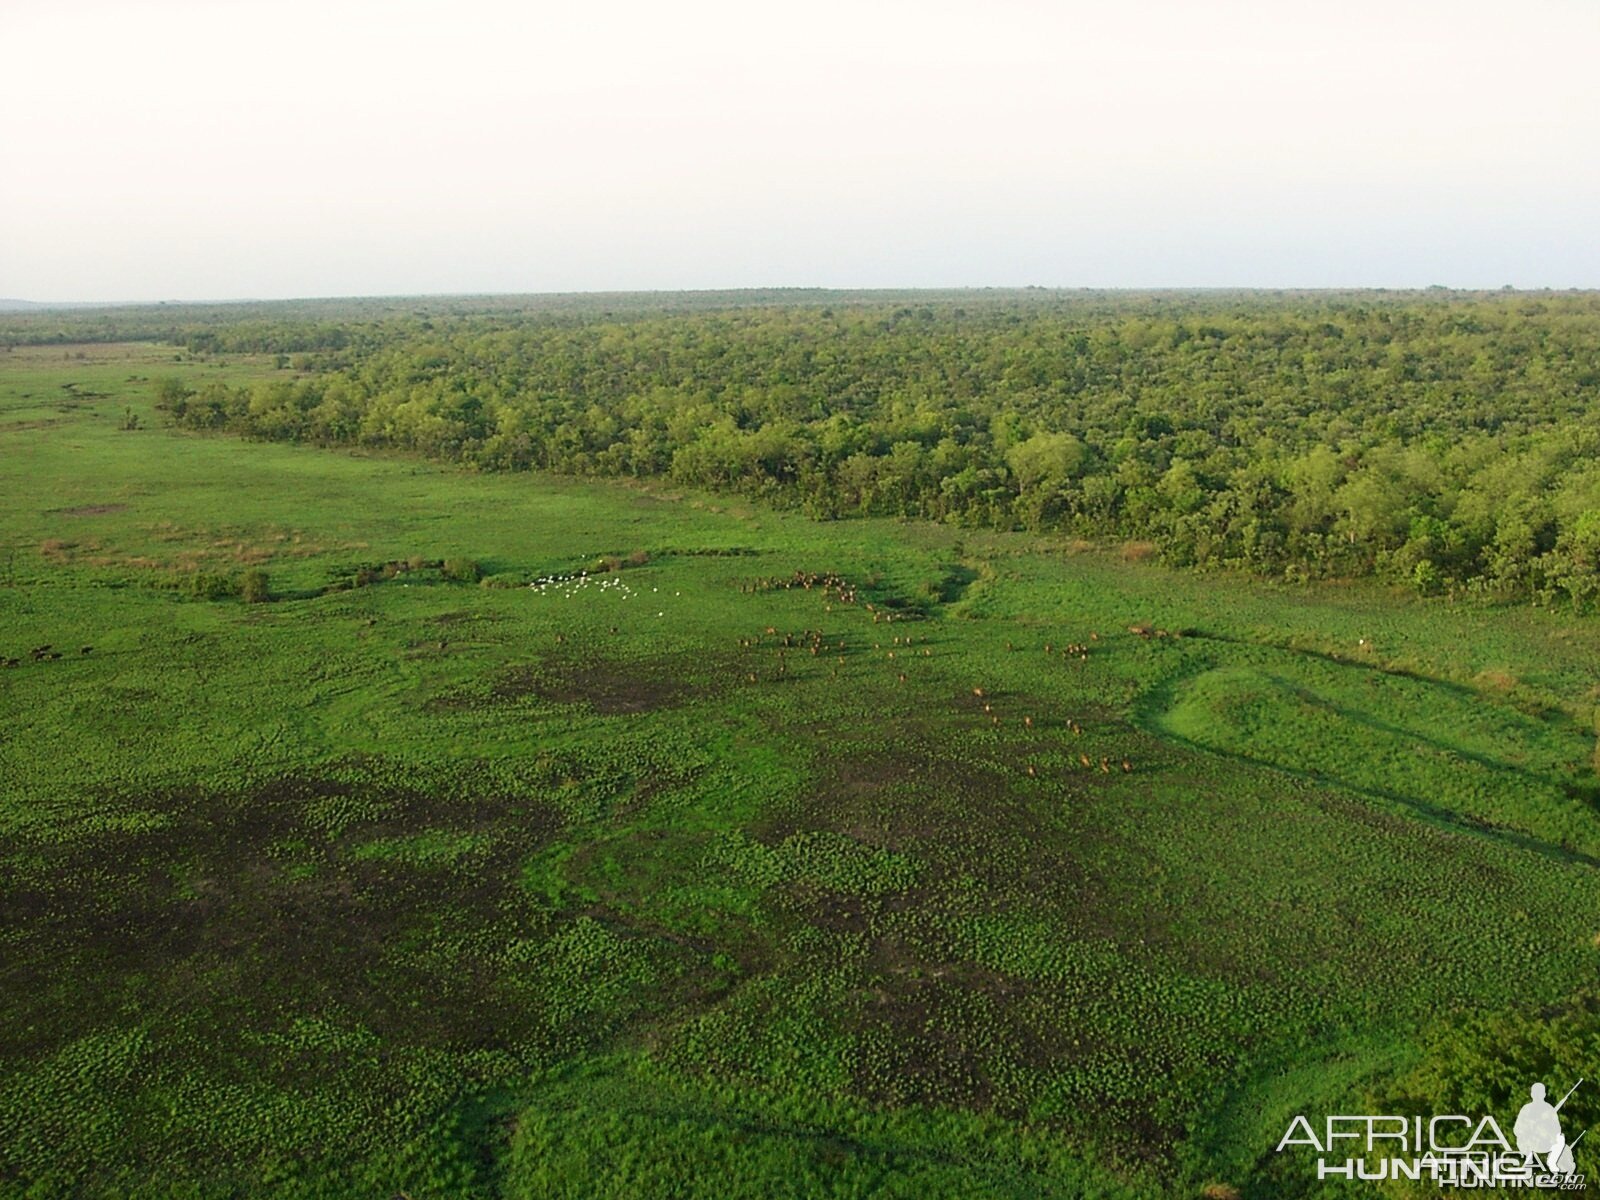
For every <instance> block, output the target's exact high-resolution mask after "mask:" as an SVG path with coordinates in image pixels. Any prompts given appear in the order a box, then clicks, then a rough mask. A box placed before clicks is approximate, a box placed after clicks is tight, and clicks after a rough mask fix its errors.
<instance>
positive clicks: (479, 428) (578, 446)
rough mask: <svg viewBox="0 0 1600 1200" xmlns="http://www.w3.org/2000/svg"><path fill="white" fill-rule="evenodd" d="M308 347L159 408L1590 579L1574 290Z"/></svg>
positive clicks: (489, 329) (1392, 562) (979, 519)
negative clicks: (302, 355) (267, 375)
mask: <svg viewBox="0 0 1600 1200" xmlns="http://www.w3.org/2000/svg"><path fill="white" fill-rule="evenodd" d="M301 333H302V335H303V334H304V330H302V331H301ZM206 344H207V345H210V344H215V345H216V346H219V347H226V346H232V345H236V344H239V345H244V344H247V343H242V342H235V341H231V340H229V338H228V336H227V335H226V332H225V331H224V332H223V333H221V334H219V335H218V337H217V340H216V341H215V343H212V342H210V341H209V339H208V341H207V343H206ZM323 345H325V346H326V347H327V348H328V349H330V350H334V351H336V353H333V354H329V355H327V356H326V357H325V358H324V359H323V360H322V361H321V362H320V369H319V370H317V371H316V372H314V373H312V374H310V375H309V376H302V377H299V378H292V379H286V380H284V381H282V382H273V383H267V384H262V385H258V386H255V387H253V388H249V389H234V388H229V387H227V386H225V385H223V384H220V383H213V384H210V385H208V386H207V387H206V388H204V389H203V390H201V391H200V392H198V393H194V394H191V393H189V392H187V391H186V390H185V389H184V388H183V387H182V386H181V385H179V384H177V383H176V382H174V381H167V382H165V383H163V384H162V394H161V402H162V403H163V405H164V406H165V407H167V408H168V409H169V410H170V411H171V413H172V414H173V416H174V417H175V418H176V420H177V421H178V422H179V423H180V424H182V425H184V426H187V427H191V428H201V429H224V430H230V431H234V432H238V433H242V434H245V435H248V436H251V437H260V438H272V439H282V440H291V441H306V442H315V443H322V444H329V445H349V444H359V445H364V446H374V447H396V448H404V449H409V450H415V451H420V452H422V453H424V454H427V455H431V456H435V457H438V458H442V459H448V460H454V461H460V462H464V463H469V464H472V465H475V466H478V467H481V468H484V469H491V470H507V471H516V470H528V469H534V468H537V469H541V470H550V471H558V472H565V473H569V474H576V475H599V476H636V477H665V478H670V479H673V480H677V481H680V482H682V483H685V484H692V485H696V486H702V487H707V488H713V489H722V490H729V491H738V492H742V493H745V494H749V495H754V496H759V497H762V498H765V499H768V500H770V501H773V502H775V503H779V504H786V505H793V506H798V507H801V508H803V509H804V510H805V511H806V512H808V513H811V514H812V515H814V516H817V517H823V518H837V517H848V516H855V515H864V514H889V515H901V516H908V517H925V518H929V519H933V520H939V521H948V522H954V523H959V524H970V525H985V526H994V527H1001V528H1013V527H1020V528H1027V529H1033V530H1056V531H1062V532H1069V533H1075V534H1079V535H1082V536H1086V537H1096V538H1117V539H1138V540H1148V541H1150V542H1152V543H1154V544H1155V545H1156V546H1157V547H1158V548H1159V551H1160V554H1161V556H1162V557H1163V559H1165V560H1166V561H1167V562H1169V563H1172V564H1175V565H1226V566H1234V567H1246V568H1249V569H1251V570H1255V571H1259V572H1264V573H1268V574H1272V575H1276V576H1281V577H1287V578H1290V579H1309V578H1322V577H1342V576H1356V575H1371V574H1376V575H1378V576H1381V577H1384V578H1388V579H1393V580H1400V581H1404V582H1405V583H1407V584H1408V585H1410V586H1414V587H1416V588H1417V589H1419V590H1421V591H1423V592H1428V593H1432V592H1439V591H1444V590H1471V591H1480V592H1486V593H1492V594H1495V595H1503V596H1519V597H1531V598H1535V599H1539V600H1554V599H1568V600H1571V601H1573V602H1576V603H1577V604H1579V605H1582V606H1589V605H1592V604H1593V603H1594V602H1595V601H1596V600H1597V599H1600V461H1597V458H1596V455H1597V451H1600V297H1596V296H1593V295H1589V294H1525V293H1505V294H1500V293H1493V294H1474V295H1463V294H1459V293H1441V294H1433V293H1425V294H1410V295H1405V296H1399V295H1394V294H1382V293H1363V294H1343V295H1337V296H1320V295H1317V294H1304V295H1290V296H1271V297H1269V296H1262V295H1239V294H1232V295H1218V296H1210V297H1208V296H1204V295H1196V294H1188V295H1175V296H1169V297H1163V296H1150V295H1145V296H1128V297H1120V298H1119V297H1114V296H1112V297H1108V296H1103V295H1085V296H1073V295H1063V294H1059V293H1044V294H1042V295H1040V296H1037V297H1018V296H1017V295H1015V294H1009V295H1003V296H1000V297H996V298H992V299H990V298H985V297H984V296H983V295H982V294H969V295H965V296H962V295H957V296H954V297H952V296H949V295H943V296H939V297H936V298H931V299H929V300H928V301H927V302H923V303H917V302H914V301H909V302H893V303H883V302H876V303H850V304H832V303H829V304H819V303H806V304H799V303H794V304H786V305H785V304H777V305H773V304H768V305H763V306H752V307H730V308H724V309H720V310H718V309H709V310H704V311H693V310H690V311H672V312H652V311H648V310H646V311H640V312H634V313H630V314H615V315H613V314H608V313H601V312H594V311H588V312H583V313H578V314H576V315H575V314H573V313H571V312H562V311H560V310H559V309H556V310H551V311H549V312H538V313H534V312H530V313H522V314H516V313H513V314H466V315H462V316H458V317H447V316H433V317H429V318H427V319H423V318H410V319H399V318H390V319H389V320H388V321H387V322H385V323H384V324H383V325H381V326H378V325H368V326H365V327H363V328H362V329H360V330H357V331H356V332H355V333H353V334H352V335H351V336H346V337H344V338H342V339H341V338H338V337H336V336H334V331H330V333H329V336H328V338H327V340H326V341H325V342H323Z"/></svg>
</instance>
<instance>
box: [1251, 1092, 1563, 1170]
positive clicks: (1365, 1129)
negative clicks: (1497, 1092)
mask: <svg viewBox="0 0 1600 1200" xmlns="http://www.w3.org/2000/svg"><path fill="white" fill-rule="evenodd" d="M1582 1084H1583V1080H1582V1079H1579V1080H1578V1082H1577V1083H1575V1084H1573V1085H1572V1086H1571V1087H1570V1088H1568V1089H1567V1092H1566V1095H1564V1096H1562V1097H1561V1099H1560V1100H1558V1101H1556V1102H1555V1103H1554V1104H1551V1103H1550V1102H1549V1101H1548V1100H1546V1099H1545V1086H1544V1084H1543V1083H1535V1084H1533V1085H1532V1086H1530V1087H1529V1088H1528V1102H1527V1103H1526V1104H1524V1105H1523V1106H1522V1107H1521V1109H1519V1110H1518V1112H1517V1118H1516V1121H1515V1123H1514V1124H1513V1125H1512V1127H1511V1134H1512V1137H1513V1138H1514V1139H1515V1145H1514V1146H1513V1144H1512V1141H1511V1140H1510V1139H1508V1138H1507V1137H1506V1135H1505V1133H1504V1132H1503V1131H1502V1130H1501V1127H1500V1123H1499V1122H1498V1121H1496V1120H1495V1119H1494V1117H1493V1116H1482V1117H1468V1116H1463V1115H1461V1114H1459V1113H1448V1114H1440V1115H1436V1116H1432V1117H1421V1116H1411V1117H1403V1116H1370V1115H1364V1116H1344V1115H1338V1116H1330V1117H1327V1118H1325V1120H1324V1122H1323V1126H1322V1129H1321V1130H1320V1131H1319V1130H1317V1129H1316V1128H1314V1127H1313V1126H1312V1124H1311V1121H1310V1120H1309V1119H1308V1118H1306V1117H1305V1116H1297V1117H1295V1118H1294V1120H1292V1121H1290V1122H1289V1128H1288V1129H1287V1130H1286V1131H1285V1132H1284V1135H1283V1137H1282V1139H1281V1140H1280V1141H1279V1142H1278V1152H1279V1153H1280V1154H1281V1153H1282V1152H1284V1151H1285V1150H1288V1149H1291V1148H1293V1147H1297V1146H1304V1147H1307V1148H1309V1149H1311V1150H1313V1151H1315V1153H1316V1155H1317V1159H1316V1171H1317V1178H1318V1179H1347V1180H1351V1181H1355V1180H1361V1181H1363V1182H1371V1183H1379V1182H1382V1181H1384V1180H1399V1179H1406V1180H1427V1181H1431V1182H1434V1183H1436V1184H1438V1185H1439V1186H1440V1187H1458V1188H1509V1189H1515V1188H1539V1189H1545V1190H1550V1191H1582V1190H1583V1189H1584V1176H1583V1175H1582V1174H1580V1173H1579V1172H1578V1169H1577V1166H1576V1164H1575V1163H1574V1161H1573V1156H1572V1150H1573V1147H1574V1146H1576V1145H1577V1144H1578V1143H1579V1142H1581V1141H1582V1140H1583V1138H1584V1135H1585V1134H1587V1133H1588V1130H1583V1131H1581V1132H1580V1133H1579V1134H1578V1135H1577V1136H1576V1137H1574V1138H1573V1139H1571V1140H1570V1141H1568V1140H1567V1136H1566V1133H1565V1132H1564V1131H1563V1130H1562V1128H1561V1109H1562V1106H1563V1105H1565V1104H1566V1102H1567V1101H1568V1100H1570V1099H1571V1098H1572V1093H1573V1092H1575V1091H1577V1090H1578V1088H1579V1087H1580V1086H1581V1085H1582Z"/></svg>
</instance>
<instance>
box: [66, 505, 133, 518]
mask: <svg viewBox="0 0 1600 1200" xmlns="http://www.w3.org/2000/svg"><path fill="white" fill-rule="evenodd" d="M50 511H51V512H53V513H56V514H58V515H60V516H63V517H105V516H109V515H111V514H112V513H119V512H127V511H128V506H127V505H126V504H79V505H77V506H76V507H74V508H55V509H51V510H50Z"/></svg>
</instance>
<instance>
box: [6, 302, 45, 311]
mask: <svg viewBox="0 0 1600 1200" xmlns="http://www.w3.org/2000/svg"><path fill="white" fill-rule="evenodd" d="M44 307H45V306H44V305H43V304H37V303H35V302H34V301H32V300H0V312H28V311H29V310H30V309H35V308H44Z"/></svg>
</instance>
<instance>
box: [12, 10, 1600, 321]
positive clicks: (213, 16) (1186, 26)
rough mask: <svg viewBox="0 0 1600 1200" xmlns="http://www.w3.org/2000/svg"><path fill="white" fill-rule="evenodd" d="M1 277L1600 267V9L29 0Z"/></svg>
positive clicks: (1513, 275)
mask: <svg viewBox="0 0 1600 1200" xmlns="http://www.w3.org/2000/svg"><path fill="white" fill-rule="evenodd" d="M0 46H3V47H5V50H4V54H3V56H0V61H3V62H4V63H5V69H4V73H3V75H0V81H3V82H0V88H3V93H0V94H3V96H4V103H0V297H6V298H22V299H31V300H40V301H68V300H77V301H93V300H99V301H128V300H197V299H233V298H263V299H265V298H287V297H303V296H352V295H399V294H421V293H486V292H564V291H609V290H658V289H699V288H738V287H779V286H782V287H851V288H854V287H961V286H975V287H978V286H1021V285H1040V286H1046V287H1130V288H1138V287H1242V286H1244V287H1354V286H1373V287H1421V286H1428V285H1435V284H1439V285H1444V286H1447V287H1501V286H1504V285H1507V284H1510V285H1512V286H1516V287H1527V288H1534V287H1557V288H1562V287H1600V0H1495V2H1488V0H1379V2H1371V0H1322V2H1319V3H1304V2H1302V0H1095V2H1094V3H1081V2H1079V0H1058V2H1055V3H1042V2H1040V3H1033V2H1026V0H964V2H962V3H946V2H945V0H915V2H902V0H806V2H805V3H789V4H763V3H760V2H759V0H728V2H724V0H675V2H674V3H662V2H660V0H651V2H640V0H587V2H585V3H572V2H571V0H565V2H563V3H560V4H554V3H546V2H544V0H522V2H520V3H500V2H490V0H452V2H450V3H434V2H432V0H428V2H410V0H383V2H381V3H368V2H366V0H319V2H316V3H307V2H304V0H271V2H270V3H264V2H261V0H111V2H102V0H50V2H48V3H46V2H43V0H0Z"/></svg>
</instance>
